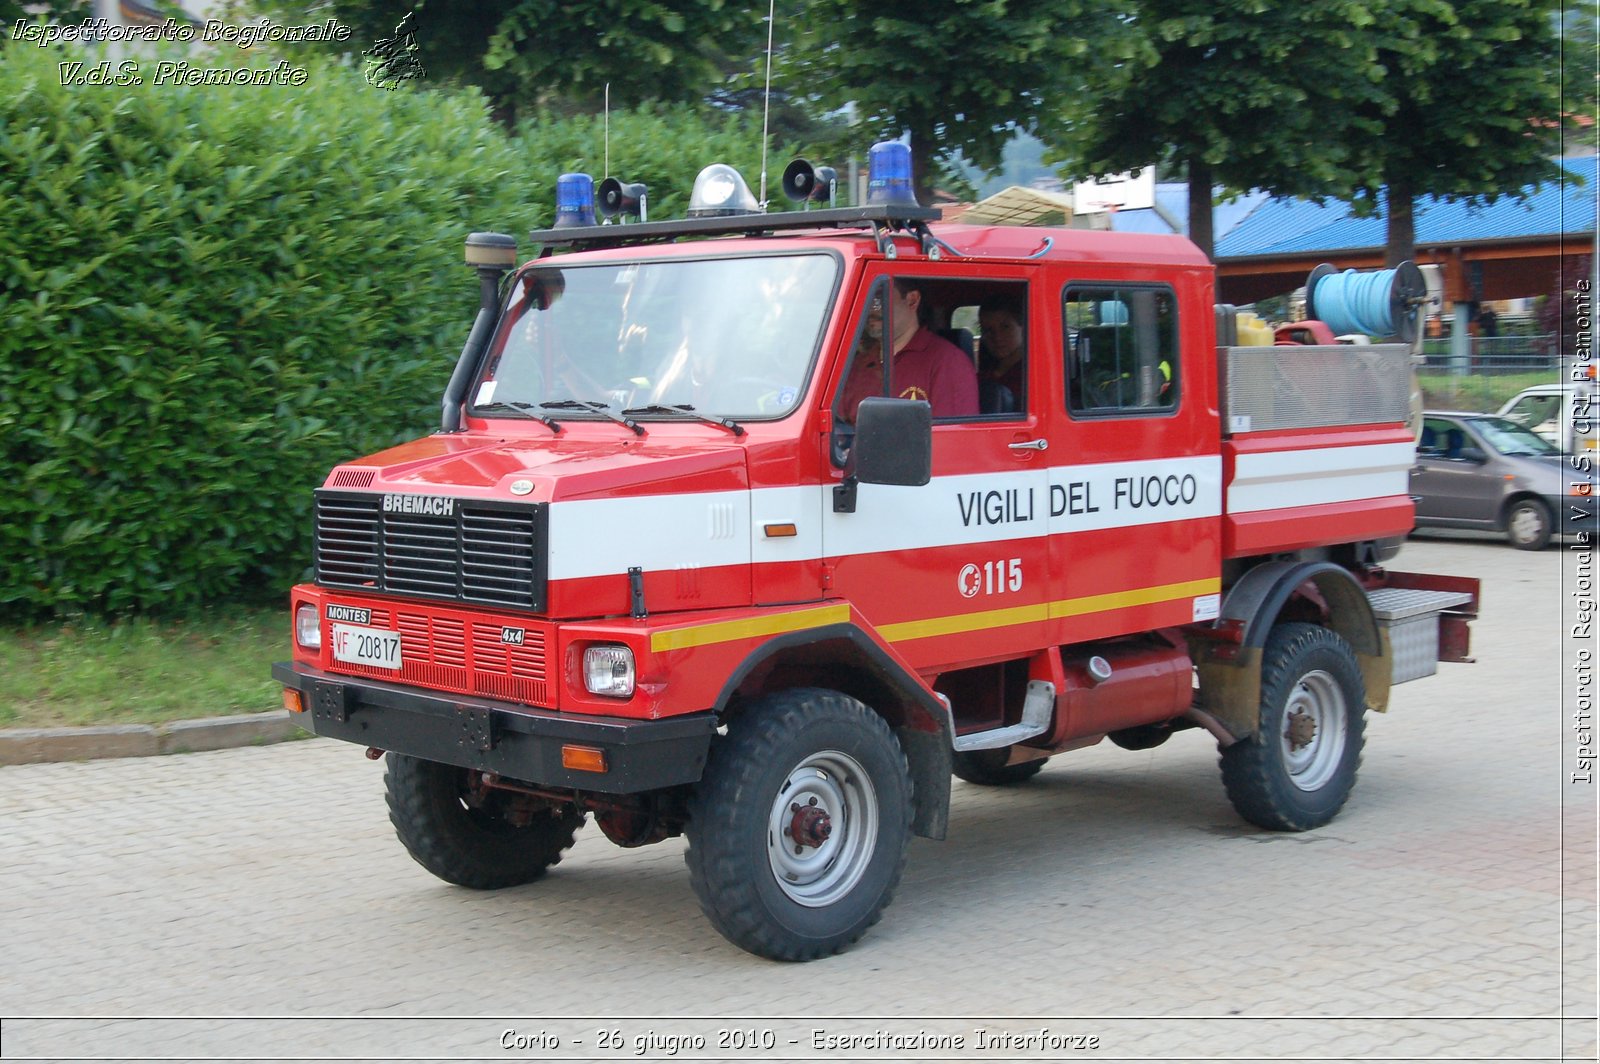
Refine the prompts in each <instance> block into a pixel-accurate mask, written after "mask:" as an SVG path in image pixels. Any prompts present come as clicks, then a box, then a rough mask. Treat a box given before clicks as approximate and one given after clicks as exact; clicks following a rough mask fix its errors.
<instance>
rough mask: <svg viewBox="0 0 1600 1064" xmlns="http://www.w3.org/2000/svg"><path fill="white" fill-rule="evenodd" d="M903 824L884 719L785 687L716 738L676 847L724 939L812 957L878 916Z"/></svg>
mask: <svg viewBox="0 0 1600 1064" xmlns="http://www.w3.org/2000/svg"><path fill="white" fill-rule="evenodd" d="M910 825H911V778H910V773H909V772H908V770H907V768H906V759H905V754H904V753H903V752H902V751H901V749H900V744H899V742H898V741H897V740H896V739H895V737H894V733H893V732H891V731H890V730H889V726H888V725H887V724H886V723H885V722H884V720H883V718H882V717H879V716H878V715H877V714H876V713H873V712H872V711H871V710H869V709H868V708H867V707H866V706H864V705H862V704H861V703H860V702H858V701H856V700H855V699H853V698H850V697H848V696H847V695H843V694H839V693H838V692H835V691H823V690H813V689H797V690H791V691H784V692H781V693H779V694H775V695H770V696H768V697H766V698H763V699H761V700H759V701H757V702H755V703H754V704H752V705H750V706H749V707H748V708H747V709H746V710H745V711H744V712H743V713H741V714H740V715H739V716H738V717H736V718H735V719H734V720H733V721H732V722H731V723H730V724H729V725H728V732H727V735H726V736H723V737H721V738H719V739H718V740H717V741H716V742H715V743H714V745H713V746H712V750H711V755H710V758H709V759H708V761H707V764H706V770H705V775H704V776H703V777H702V779H701V782H700V785H699V787H697V788H696V791H695V794H694V797H693V798H692V799H691V801H690V803H689V824H688V828H687V831H686V834H687V835H688V838H689V848H688V850H687V851H686V853H685V855H684V856H685V860H686V861H687V863H688V865H689V881H690V883H691V885H692V886H693V887H694V891H695V894H696V896H697V897H698V898H699V899H700V908H701V909H702V910H703V911H704V912H705V914H706V916H707V917H708V918H709V919H710V921H711V923H712V925H713V926H715V927H716V929H717V930H718V931H719V932H721V933H722V935H723V936H724V937H725V938H727V939H728V940H729V941H730V942H732V943H733V944H734V945H736V946H739V947H740V948H742V949H745V950H748V951H749V952H751V953H754V954H756V955H758V956H762V957H770V958H772V959H773V960H783V961H801V960H812V959H814V958H817V957H824V956H827V955H829V954H832V953H837V952H839V950H841V949H843V948H844V947H845V946H847V945H849V944H850V943H852V942H854V941H856V940H857V939H858V938H860V937H861V936H862V934H863V933H865V932H866V930H867V928H869V927H871V926H872V925H873V924H875V923H877V921H878V918H879V916H880V915H882V913H883V909H884V907H885V906H886V905H888V903H889V899H890V897H891V896H892V895H893V893H894V888H895V885H896V884H897V883H898V882H899V880H900V871H901V869H902V868H904V867H905V855H906V844H907V842H908V841H909V839H910V834H911V831H910Z"/></svg>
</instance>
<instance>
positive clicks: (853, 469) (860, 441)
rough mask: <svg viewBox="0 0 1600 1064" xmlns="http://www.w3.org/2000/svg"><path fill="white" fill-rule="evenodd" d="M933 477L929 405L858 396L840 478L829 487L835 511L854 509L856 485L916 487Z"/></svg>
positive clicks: (847, 511)
mask: <svg viewBox="0 0 1600 1064" xmlns="http://www.w3.org/2000/svg"><path fill="white" fill-rule="evenodd" d="M932 478H933V408H932V407H930V406H929V405H928V404H927V403H926V402H924V401H922V400H921V399H887V398H884V397H883V396H871V397H868V398H866V399H863V400H861V405H860V406H859V407H858V408H857V409H856V432H855V440H854V441H853V442H852V444H851V447H850V460H849V462H848V463H847V464H846V465H845V469H844V481H843V483H841V484H839V485H838V486H837V487H835V488H834V489H833V512H834V513H855V510H856V485H857V484H892V485H898V486H901V487H910V488H915V487H921V486H922V485H924V484H926V483H928V481H929V480H931V479H932Z"/></svg>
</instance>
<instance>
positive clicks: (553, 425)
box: [473, 402, 561, 436]
mask: <svg viewBox="0 0 1600 1064" xmlns="http://www.w3.org/2000/svg"><path fill="white" fill-rule="evenodd" d="M473 409H475V410H512V411H515V412H516V414H517V416H518V417H525V418H528V419H529V420H530V421H537V422H538V423H539V424H541V425H543V426H545V427H546V428H548V429H549V430H550V431H551V432H553V433H555V434H556V435H557V436H559V435H561V425H560V424H559V423H558V422H557V421H556V419H555V418H553V417H548V416H546V415H544V414H535V413H533V412H532V411H533V409H534V406H533V404H532V403H518V402H493V403H479V404H477V406H475V407H474V408H473Z"/></svg>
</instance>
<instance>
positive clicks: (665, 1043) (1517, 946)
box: [0, 539, 1597, 1060]
mask: <svg viewBox="0 0 1600 1064" xmlns="http://www.w3.org/2000/svg"><path fill="white" fill-rule="evenodd" d="M1575 558H1576V556H1575V555H1574V554H1573V553H1572V552H1570V551H1560V550H1556V549H1551V550H1548V551H1545V552H1543V553H1540V554H1536V555H1530V554H1526V553H1523V552H1518V551H1513V550H1511V549H1509V548H1507V547H1504V546H1502V545H1500V544H1497V543H1491V542H1487V541H1476V542H1475V541H1467V540H1461V539H1433V540H1424V541H1421V542H1418V543H1415V544H1412V545H1410V546H1408V548H1407V549H1406V551H1405V553H1403V554H1402V556H1401V559H1400V563H1399V564H1398V566H1397V567H1399V568H1406V569H1415V570H1419V571H1433V572H1448V573H1462V574H1470V575H1477V576H1481V577H1482V578H1483V579H1484V580H1485V595H1484V616H1483V618H1482V619H1481V620H1480V621H1479V622H1478V623H1477V625H1476V627H1475V630H1474V649H1475V652H1476V653H1477V654H1478V656H1479V659H1480V660H1479V663H1478V664H1476V665H1445V666H1441V673H1440V675H1438V676H1436V677H1433V678H1431V679H1428V680H1424V681H1420V682H1417V683H1413V684H1407V685H1404V686H1402V687H1399V688H1396V690H1395V692H1394V699H1393V705H1392V708H1391V711H1390V713H1389V714H1388V715H1387V716H1384V717H1375V718H1373V719H1371V720H1370V722H1369V725H1368V741H1367V753H1366V757H1365V761H1364V764H1363V767H1362V775H1361V781H1360V784H1359V786H1358V787H1357V789H1356V793H1355V796H1354V798H1353V799H1352V801H1351V803H1350V805H1349V806H1348V807H1347V809H1346V810H1345V812H1344V813H1343V815H1342V816H1341V817H1340V818H1339V819H1338V820H1336V821H1335V822H1334V823H1333V824H1332V825H1330V826H1329V827H1327V828H1324V829H1322V830H1320V831H1316V832H1312V833H1309V834H1305V835H1278V834H1267V833H1263V832H1260V831H1257V830H1255V829H1253V828H1250V827H1248V826H1246V825H1245V824H1244V823H1243V822H1242V821H1240V820H1239V819H1238V818H1237V817H1236V816H1235V815H1234V813H1233V812H1232V810H1231V808H1230V807H1229V805H1228V803H1227V800H1226V798H1225V797H1224V795H1223V790H1222V786H1221V783H1220V780H1219V779H1218V776H1217V770H1216V752H1215V749H1214V746H1213V745H1212V744H1211V743H1210V742H1209V741H1208V740H1207V739H1206V738H1205V737H1204V736H1203V734H1202V733H1200V732H1186V733H1183V734H1181V735H1179V736H1177V737H1176V738H1174V740H1173V741H1172V742H1170V743H1168V744H1167V745H1166V746H1164V747H1162V748H1160V749H1157V750H1151V751H1144V752H1140V753H1130V752H1127V751H1123V750H1120V749H1117V748H1115V747H1112V746H1111V745H1110V744H1102V745H1101V746H1099V747H1095V748H1093V749H1090V750H1085V751H1079V752H1076V753H1073V754H1069V755H1066V756H1063V757H1061V758H1059V759H1057V760H1055V761H1052V762H1051V764H1050V765H1049V766H1048V767H1047V768H1046V769H1045V771H1044V772H1043V773H1042V774H1041V775H1040V776H1039V777H1038V778H1037V779H1036V780H1034V781H1033V782H1031V783H1029V784H1027V785H1025V786H1023V787H1021V788H1018V789H1014V790H990V789H984V788H979V787H973V786H969V785H965V784H957V785H956V787H955V797H954V808H953V810H952V818H951V828H950V838H949V839H948V840H947V841H945V842H943V843H933V842H928V841H926V840H916V841H915V842H914V843H913V844H912V847H911V859H910V862H909V864H908V867H907V871H906V875H905V878H904V880H903V882H902V884H901V887H900V890H899V893H898V896H897V897H896V900H895V902H894V904H893V905H892V906H891V907H890V909H889V911H888V913H887V915H886V916H885V918H884V920H883V922H882V923H881V924H880V925H879V926H878V927H877V928H875V929H874V930H873V931H872V932H871V933H869V935H868V936H867V938H866V939H865V940H863V941H862V942H861V943H859V944H858V945H857V946H856V947H855V948H854V949H852V950H851V951H849V952H847V953H845V954H844V955H842V956H839V957H836V958H832V959H829V960H825V961H820V962H817V963H814V964H809V965H782V964H774V963H770V962H767V961H762V960H758V959H756V958H754V957H751V956H748V955H746V954H744V953H742V952H740V951H739V950H737V949H735V948H734V947H732V946H730V945H728V944H727V943H726V942H724V941H723V940H722V939H721V938H720V937H719V936H717V935H716V933H715V932H714V931H712V929H711V928H710V926H709V925H708V924H707V923H706V922H705V920H704V919H703V918H702V917H701V915H700V913H699V910H698V908H697V906H696V903H695V900H694V898H693V895H692V893H691V892H690V889H689V883H688V876H687V873H686V871H685V868H684V865H683V861H682V844H681V841H679V840H673V841H670V842H667V843H664V844H662V845H659V846H654V847H648V848H645V849H640V850H621V849H618V848H616V847H613V846H611V845H610V844H609V843H607V842H606V841H605V840H604V839H603V838H602V837H601V836H600V834H599V832H598V831H597V830H596V829H595V828H594V827H593V826H592V825H591V826H589V827H587V828H585V829H584V832H583V833H582V834H580V836H579V843H578V845H577V847H576V848H575V849H574V850H573V851H572V852H571V853H570V854H569V856H568V858H567V860H566V861H565V862H564V863H563V864H561V865H560V866H559V867H558V868H557V869H555V870H554V871H553V872H552V873H551V875H550V876H549V877H548V878H547V879H546V880H544V881H543V882H541V883H538V884H534V885H532V886H529V887H524V888H518V889H514V890H506V891H498V892H490V893H474V892H472V891H467V890H462V889H458V888H454V887H450V886H447V885H445V884H443V883H440V882H438V881H436V880H434V879H433V878H431V877H430V876H429V875H428V874H427V873H425V872H424V871H422V869H421V868H419V867H418V866H417V865H415V864H414V863H412V861H411V860H410V858H409V857H407V855H406V854H405V853H404V851H403V850H402V849H401V848H400V846H399V844H398V843H397V842H396V841H395V839H394V837H393V834H392V832H391V830H390V827H389V825H388V822H387V819H386V812H385V809H384V804H383V798H382V783H381V776H382V768H381V766H380V765H376V764H372V763H369V762H368V761H366V760H365V759H364V758H363V757H362V756H361V751H360V750H359V749H357V748H355V747H353V746H348V745H345V744H340V743H335V742H331V741H323V740H314V741H307V742H295V743H287V744H283V745H280V746H274V747H267V748H247V749H238V750H229V751H221V752H215V753H202V754H189V755H178V756H172V757H163V758H138V759H130V760H123V761H101V762H86V763H77V764H49V765H23V766H15V767H9V768H0V825H3V827H0V899H3V902H0V912H3V914H4V917H3V921H4V922H3V927H0V1016H5V1017H13V1019H7V1020H6V1021H5V1022H4V1024H3V1029H0V1056H4V1057H5V1058H6V1059H21V1058H34V1059H45V1058H77V1059H85V1058H100V1057H121V1058H124V1059H126V1058H144V1057H161V1058H167V1059H190V1058H201V1057H213V1056H220V1057H228V1058H231V1059H247V1058H254V1057H259V1058H282V1057H296V1058H299V1059H311V1058H318V1057H329V1058H332V1057H345V1058H350V1057H360V1058H375V1059H394V1058H402V1057H403V1058H406V1059H412V1060H419V1059H430V1058H441V1059H465V1058H473V1059H476V1058H485V1059H492V1060H502V1059H504V1060H582V1059H608V1058H615V1059H621V1058H629V1057H632V1058H635V1059H638V1058H641V1057H642V1058H646V1059H667V1058H668V1057H671V1056H675V1057H676V1059H680V1060H682V1059H697V1060H703V1059H760V1060H777V1059H818V1060H853V1059H865V1060H883V1059H940V1060H945V1059H987V1060H999V1059H1022V1060H1066V1059H1095V1060H1116V1059H1138V1060H1157V1059H1159V1060H1220V1059H1229V1060H1244V1059H1291V1058H1292V1059H1297V1060H1312V1059H1324V1058H1338V1059H1363V1060H1368V1059H1370V1060H1413V1059H1415V1060H1445V1059H1451V1060H1560V1059H1573V1060H1581V1059H1591V1060H1592V1059H1595V1053H1596V1024H1595V1021H1594V1016H1595V1008H1596V979H1595V971H1596V967H1595V965H1596V953H1595V941H1596V925H1597V921H1596V896H1595V846H1594V843H1595V828H1596V818H1595V791H1594V788H1593V786H1592V785H1591V786H1581V785H1574V784H1572V783H1571V782H1570V781H1569V773H1570V770H1571V768H1572V765H1573V763H1574V760H1575V757H1576V756H1577V755H1576V751H1577V744H1576V741H1575V739H1574V738H1573V732H1572V730H1571V705H1570V702H1571V699H1572V697H1573V693H1572V690H1571V682H1570V679H1564V676H1567V675H1568V672H1569V670H1568V669H1567V668H1566V666H1565V665H1564V664H1563V662H1564V660H1567V659H1570V658H1571V656H1572V654H1573V653H1574V652H1575V651H1574V649H1573V647H1574V645H1575V644H1574V641H1573V640H1572V639H1571V636H1570V633H1569V631H1568V630H1567V625H1569V624H1570V623H1571V621H1572V618H1571V616H1570V613H1571V610H1570V608H1569V607H1568V606H1567V605H1565V604H1566V603H1568V601H1569V599H1570V598H1571V595H1570V590H1569V589H1570V588H1571V586H1572V585H1573V582H1574V580H1575V575H1574V570H1575ZM1564 610H1565V611H1566V612H1567V613H1568V616H1567V618H1566V619H1565V621H1564V620H1563V611H1564ZM1588 646H1590V647H1592V646H1593V643H1592V642H1590V643H1589V644H1588ZM1564 687H1565V688H1566V690H1565V691H1564ZM1564 698H1565V699H1566V700H1567V703H1568V704H1566V705H1565V708H1564V703H1563V699H1564ZM14 1017H32V1018H31V1019H30V1018H23V1019H16V1018H14ZM597 1017H598V1018H597ZM1041 1030H1043V1031H1044V1032H1045V1033H1041ZM613 1032H614V1034H613ZM719 1032H734V1033H727V1034H721V1035H719ZM958 1037H959V1039H960V1042H959V1043H956V1042H955V1041H954V1039H955V1038H958ZM652 1039H653V1041H652ZM696 1039H702V1040H703V1044H702V1043H701V1042H697V1041H695V1040H696ZM1091 1040H1092V1041H1091Z"/></svg>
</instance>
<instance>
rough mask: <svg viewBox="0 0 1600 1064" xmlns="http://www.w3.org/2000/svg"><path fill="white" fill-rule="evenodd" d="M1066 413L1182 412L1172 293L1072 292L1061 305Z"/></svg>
mask: <svg viewBox="0 0 1600 1064" xmlns="http://www.w3.org/2000/svg"><path fill="white" fill-rule="evenodd" d="M1062 327H1063V328H1064V330H1065V343H1064V344H1063V350H1064V351H1065V352H1066V358H1067V367H1066V368H1067V374H1066V377H1067V409H1068V410H1070V411H1071V412H1072V413H1074V414H1080V415H1083V416H1085V417H1098V416H1114V415H1127V414H1159V413H1165V412H1170V411H1172V410H1175V409H1177V406H1178V396H1179V383H1180V382H1179V373H1178V370H1179V366H1178V315H1177V300H1176V299H1175V298H1174V297H1173V294H1172V291H1171V289H1168V288H1156V287H1150V288H1143V287H1131V286H1109V285H1108V286H1089V285H1083V286H1074V287H1071V288H1068V289H1067V291H1066V296H1065V299H1064V302H1063V305H1062Z"/></svg>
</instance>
